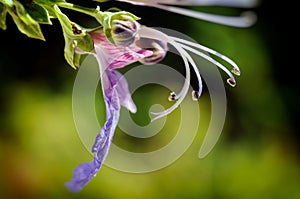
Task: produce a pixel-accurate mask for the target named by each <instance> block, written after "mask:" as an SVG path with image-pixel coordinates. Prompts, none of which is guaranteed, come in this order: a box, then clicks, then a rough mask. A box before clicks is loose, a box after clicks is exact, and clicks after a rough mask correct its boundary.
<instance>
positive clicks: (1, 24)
mask: <svg viewBox="0 0 300 199" xmlns="http://www.w3.org/2000/svg"><path fill="white" fill-rule="evenodd" d="M6 15H7V8H6V6H5V5H4V4H2V3H0V28H2V29H3V30H6Z"/></svg>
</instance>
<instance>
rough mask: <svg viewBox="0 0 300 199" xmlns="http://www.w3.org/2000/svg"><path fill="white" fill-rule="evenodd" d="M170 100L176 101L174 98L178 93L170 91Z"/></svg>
mask: <svg viewBox="0 0 300 199" xmlns="http://www.w3.org/2000/svg"><path fill="white" fill-rule="evenodd" d="M168 100H169V101H174V100H176V93H175V92H171V93H170V96H169V97H168Z"/></svg>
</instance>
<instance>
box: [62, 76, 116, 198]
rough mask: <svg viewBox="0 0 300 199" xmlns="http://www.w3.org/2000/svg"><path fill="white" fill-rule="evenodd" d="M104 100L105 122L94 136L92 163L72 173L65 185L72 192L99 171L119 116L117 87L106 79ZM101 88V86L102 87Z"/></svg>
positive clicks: (83, 165)
mask: <svg viewBox="0 0 300 199" xmlns="http://www.w3.org/2000/svg"><path fill="white" fill-rule="evenodd" d="M105 83H106V84H107V85H106V88H105V89H104V92H103V94H104V98H105V104H106V122H105V123H104V125H103V127H102V129H101V130H100V132H99V133H98V135H97V136H96V139H95V142H94V145H93V147H92V152H93V153H94V161H93V162H87V163H83V164H80V165H79V166H78V167H77V168H76V169H75V170H74V172H73V178H72V180H71V181H70V182H67V183H66V186H67V188H68V189H69V190H70V191H72V192H78V191H80V190H81V189H82V188H83V187H84V186H85V185H86V184H87V183H88V182H89V181H90V180H91V179H92V178H93V177H94V176H95V175H96V173H97V172H98V171H99V169H100V167H101V165H102V164H103V162H104V160H105V158H106V156H107V154H108V151H109V148H110V145H111V143H112V138H113V136H114V132H115V129H116V126H117V124H118V121H119V116H120V101H119V97H118V93H117V89H116V87H117V85H116V83H115V82H113V81H110V79H108V81H107V82H105ZM102 86H103V85H102Z"/></svg>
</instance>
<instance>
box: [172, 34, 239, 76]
mask: <svg viewBox="0 0 300 199" xmlns="http://www.w3.org/2000/svg"><path fill="white" fill-rule="evenodd" d="M171 38H172V39H174V40H175V41H178V42H180V43H184V44H187V45H190V46H193V47H195V48H199V49H201V50H203V51H205V52H208V53H210V54H213V55H215V56H217V57H219V58H221V59H223V60H224V61H226V62H227V63H229V64H230V65H231V66H232V67H233V69H232V70H231V72H232V73H233V74H235V75H238V76H240V75H241V72H240V69H239V67H238V65H237V64H236V63H235V62H234V61H232V60H231V59H230V58H228V57H227V56H225V55H223V54H221V53H219V52H217V51H215V50H213V49H210V48H208V47H206V46H202V45H201V44H197V43H194V42H191V41H188V40H184V39H180V38H177V37H171Z"/></svg>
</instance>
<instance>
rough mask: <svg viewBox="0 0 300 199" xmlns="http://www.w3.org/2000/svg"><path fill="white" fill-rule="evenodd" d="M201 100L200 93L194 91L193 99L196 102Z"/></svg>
mask: <svg viewBox="0 0 300 199" xmlns="http://www.w3.org/2000/svg"><path fill="white" fill-rule="evenodd" d="M199 98H200V93H199V92H198V91H193V92H192V99H193V100H194V101H198V99H199Z"/></svg>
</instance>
